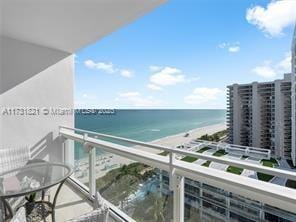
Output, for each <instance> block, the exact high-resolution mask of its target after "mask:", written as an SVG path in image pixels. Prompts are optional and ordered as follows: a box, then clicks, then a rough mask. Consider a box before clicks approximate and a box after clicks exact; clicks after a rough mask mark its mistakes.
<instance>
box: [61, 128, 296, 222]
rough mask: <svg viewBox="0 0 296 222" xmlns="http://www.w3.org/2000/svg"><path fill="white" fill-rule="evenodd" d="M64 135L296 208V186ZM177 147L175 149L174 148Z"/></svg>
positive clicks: (188, 176)
mask: <svg viewBox="0 0 296 222" xmlns="http://www.w3.org/2000/svg"><path fill="white" fill-rule="evenodd" d="M60 135H61V136H63V137H65V138H67V139H72V140H75V141H78V142H82V143H84V144H85V145H86V146H89V147H98V148H100V149H103V150H105V151H107V152H110V153H114V154H116V155H120V156H122V157H126V158H128V159H131V160H134V161H138V162H141V163H144V164H147V165H150V166H153V167H156V168H159V169H162V170H166V171H168V172H169V171H170V170H171V167H173V169H174V175H180V176H181V177H184V178H190V179H192V180H197V181H200V182H202V183H206V184H209V185H212V186H215V187H219V188H221V189H224V190H227V191H229V192H233V193H236V194H239V195H242V196H245V197H248V198H250V199H253V200H257V201H260V202H262V203H265V204H268V205H271V206H275V207H279V208H281V209H284V210H286V211H290V212H296V190H294V189H290V188H286V187H283V186H279V185H275V184H271V183H266V182H263V181H259V180H254V179H251V178H248V177H244V176H239V175H235V174H231V173H227V172H224V171H221V170H216V169H212V168H206V167H203V166H199V165H197V164H192V163H187V162H184V161H180V160H174V161H173V162H172V163H170V160H169V157H167V156H166V157H165V156H161V155H157V154H153V153H151V152H147V151H143V150H139V149H136V148H134V147H126V146H122V145H119V144H115V143H111V142H107V141H104V140H100V139H97V138H92V137H88V136H87V135H80V134H77V133H75V132H71V131H69V130H62V129H61V130H60ZM173 151H174V150H172V152H173ZM183 198H184V197H183ZM174 200H175V197H174ZM174 206H175V205H174ZM179 206H181V205H179ZM176 221H178V220H176Z"/></svg>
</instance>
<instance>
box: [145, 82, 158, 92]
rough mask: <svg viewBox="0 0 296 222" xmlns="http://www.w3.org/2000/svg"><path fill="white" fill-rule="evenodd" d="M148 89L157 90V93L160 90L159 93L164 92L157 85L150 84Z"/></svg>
mask: <svg viewBox="0 0 296 222" xmlns="http://www.w3.org/2000/svg"><path fill="white" fill-rule="evenodd" d="M147 87H148V88H149V89H152V90H156V91H157V90H158V91H159V90H162V88H161V87H160V86H157V85H154V84H150V83H149V84H148V85H147Z"/></svg>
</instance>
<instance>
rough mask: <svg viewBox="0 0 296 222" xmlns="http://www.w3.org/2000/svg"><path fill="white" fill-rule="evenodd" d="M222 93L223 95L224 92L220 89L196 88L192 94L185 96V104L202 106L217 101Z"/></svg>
mask: <svg viewBox="0 0 296 222" xmlns="http://www.w3.org/2000/svg"><path fill="white" fill-rule="evenodd" d="M221 93H223V90H221V89H218V88H207V87H199V88H195V89H194V90H193V92H192V93H191V94H189V95H187V96H185V98H184V102H185V103H187V104H190V105H201V104H205V103H208V102H213V101H217V100H218V98H219V94H221Z"/></svg>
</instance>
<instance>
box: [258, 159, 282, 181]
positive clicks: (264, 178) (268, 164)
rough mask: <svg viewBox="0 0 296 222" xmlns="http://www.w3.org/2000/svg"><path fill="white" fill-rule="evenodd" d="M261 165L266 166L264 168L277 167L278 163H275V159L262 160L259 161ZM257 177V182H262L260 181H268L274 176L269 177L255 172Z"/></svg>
mask: <svg viewBox="0 0 296 222" xmlns="http://www.w3.org/2000/svg"><path fill="white" fill-rule="evenodd" d="M261 164H262V165H263V166H266V167H274V166H277V165H278V162H277V161H276V159H274V158H270V160H268V159H263V160H261ZM257 177H258V179H259V180H262V181H266V182H268V181H270V180H271V179H272V178H273V177H274V176H272V175H269V174H265V173H260V172H257Z"/></svg>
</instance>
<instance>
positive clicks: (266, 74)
mask: <svg viewBox="0 0 296 222" xmlns="http://www.w3.org/2000/svg"><path fill="white" fill-rule="evenodd" d="M252 71H253V72H254V73H256V74H257V75H258V76H261V77H263V78H266V79H271V78H274V77H276V74H277V73H276V71H275V70H274V69H273V68H272V67H271V66H270V65H269V64H266V65H262V66H257V67H255V68H254V69H253V70H252Z"/></svg>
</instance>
